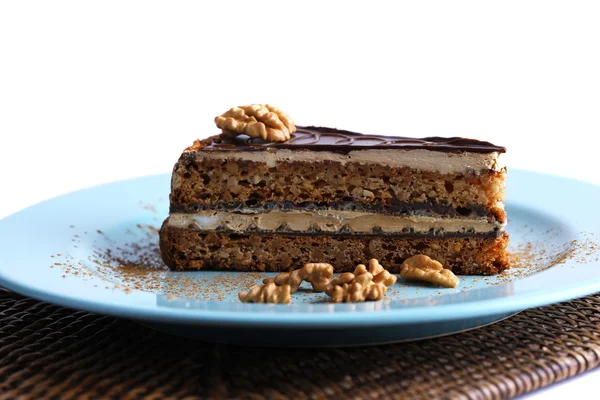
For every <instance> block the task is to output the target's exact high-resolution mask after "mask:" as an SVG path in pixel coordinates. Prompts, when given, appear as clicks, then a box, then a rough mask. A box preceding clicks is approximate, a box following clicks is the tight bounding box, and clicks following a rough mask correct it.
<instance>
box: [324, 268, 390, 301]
mask: <svg viewBox="0 0 600 400" xmlns="http://www.w3.org/2000/svg"><path fill="white" fill-rule="evenodd" d="M396 280H397V278H396V276H395V275H392V274H390V273H389V272H388V271H387V270H386V269H385V268H383V266H381V264H379V261H377V260H376V259H374V258H373V259H371V260H369V269H368V270H367V267H366V266H365V265H364V264H359V265H357V266H356V268H355V270H354V273H351V272H346V273H344V274H341V275H340V276H339V277H337V278H336V279H334V280H332V281H331V283H330V284H329V285H327V287H326V289H325V293H326V294H327V295H328V296H329V297H331V301H332V302H333V303H341V302H347V303H348V302H363V301H366V300H381V299H382V298H383V295H384V294H385V292H386V291H387V287H388V286H391V285H393V284H394V283H396Z"/></svg>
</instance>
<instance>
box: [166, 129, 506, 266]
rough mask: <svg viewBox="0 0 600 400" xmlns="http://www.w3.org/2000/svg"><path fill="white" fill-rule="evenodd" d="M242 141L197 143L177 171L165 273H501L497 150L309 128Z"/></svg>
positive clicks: (226, 136) (501, 175)
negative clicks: (364, 267)
mask: <svg viewBox="0 0 600 400" xmlns="http://www.w3.org/2000/svg"><path fill="white" fill-rule="evenodd" d="M252 123H253V122H251V124H252ZM240 129H241V130H242V131H244V132H250V131H249V130H248V124H246V125H244V126H243V128H240ZM240 129H238V130H236V131H234V132H233V134H230V132H229V131H228V130H226V129H224V133H222V134H220V135H217V136H213V137H210V138H208V139H205V140H201V141H196V142H195V143H194V144H193V145H192V146H190V147H189V148H187V149H186V150H185V151H184V152H183V154H182V155H181V157H180V158H179V160H178V161H177V163H176V165H175V167H174V170H173V176H172V187H171V196H170V214H169V217H168V218H167V219H166V220H165V222H164V224H163V226H162V228H161V231H160V247H161V252H162V256H163V259H164V261H165V262H166V264H167V265H168V266H169V267H170V268H171V269H173V270H198V269H219V270H236V271H287V270H291V269H294V268H301V267H302V266H303V265H304V264H305V263H309V262H311V263H318V262H324V263H330V264H332V265H333V266H334V268H335V271H336V272H342V271H352V270H354V268H355V266H356V265H357V264H360V263H362V262H364V261H365V260H368V259H371V258H376V259H378V260H379V261H380V263H381V264H382V265H384V266H385V267H386V268H388V269H390V270H392V271H397V270H398V268H399V267H400V265H401V264H402V263H403V261H404V260H405V259H407V258H409V257H411V256H413V255H416V254H423V255H427V256H429V257H431V258H433V259H435V260H438V261H439V262H441V263H442V264H443V265H444V267H445V268H449V269H451V270H452V271H453V272H455V273H457V274H496V273H498V272H501V271H503V270H504V269H506V268H508V267H509V261H508V256H507V252H506V248H507V244H508V235H507V233H506V232H505V229H504V228H505V224H506V214H505V211H504V203H503V201H504V187H505V178H506V168H505V167H504V166H503V165H502V164H501V162H500V161H499V157H500V156H501V154H502V153H504V152H505V151H506V149H505V148H504V147H500V146H496V145H493V144H491V143H488V142H482V141H478V140H473V139H464V138H458V137H453V138H442V137H426V138H420V139H417V138H408V137H391V136H378V135H368V134H361V133H356V132H350V131H345V130H338V129H332V128H323V127H314V126H298V127H294V129H291V128H290V129H289V132H288V135H287V136H285V137H283V140H282V139H278V140H279V141H269V140H268V139H269V137H268V135H266V136H265V135H263V136H264V137H263V138H262V139H261V138H260V137H261V136H260V135H259V134H253V136H254V137H249V136H247V135H243V134H242V135H240V134H239V132H240ZM244 129H245V130H244ZM264 132H266V131H265V130H264V129H263V133H264ZM264 139H266V140H264Z"/></svg>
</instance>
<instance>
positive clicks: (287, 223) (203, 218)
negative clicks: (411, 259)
mask: <svg viewBox="0 0 600 400" xmlns="http://www.w3.org/2000/svg"><path fill="white" fill-rule="evenodd" d="M167 224H168V225H169V226H173V227H178V228H191V229H197V230H200V231H209V230H215V229H217V228H219V229H226V230H231V231H234V232H244V231H246V230H248V229H257V230H259V231H276V230H284V231H289V232H305V231H315V230H316V231H322V232H338V231H344V230H347V231H349V232H356V233H370V232H373V231H374V230H376V231H381V232H383V233H403V232H410V233H428V232H430V230H431V229H434V230H436V231H438V230H439V231H442V232H444V233H459V232H469V233H486V232H491V231H494V230H496V231H497V230H499V229H503V227H504V225H503V224H498V223H494V222H488V221H487V220H486V219H465V218H463V219H459V218H433V217H419V216H394V215H382V214H375V213H367V212H359V211H336V210H324V211H270V212H265V213H260V214H236V213H228V212H218V211H201V212H198V213H194V214H171V215H170V216H169V219H168V222H167Z"/></svg>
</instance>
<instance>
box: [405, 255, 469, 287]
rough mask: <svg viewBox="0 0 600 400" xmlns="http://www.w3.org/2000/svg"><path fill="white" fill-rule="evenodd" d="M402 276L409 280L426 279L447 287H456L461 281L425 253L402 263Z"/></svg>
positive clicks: (425, 280)
mask: <svg viewBox="0 0 600 400" xmlns="http://www.w3.org/2000/svg"><path fill="white" fill-rule="evenodd" d="M400 276H401V277H402V278H404V280H407V281H424V282H429V283H433V284H434V285H437V286H442V287H447V288H455V287H456V286H458V283H459V282H460V280H459V279H458V277H457V276H456V275H454V273H453V272H452V271H450V270H449V269H445V268H444V267H443V266H442V264H440V263H439V262H438V261H436V260H432V259H431V258H429V257H428V256H426V255H423V254H419V255H416V256H412V257H410V258H408V259H406V260H405V261H404V262H403V263H402V268H401V269H400Z"/></svg>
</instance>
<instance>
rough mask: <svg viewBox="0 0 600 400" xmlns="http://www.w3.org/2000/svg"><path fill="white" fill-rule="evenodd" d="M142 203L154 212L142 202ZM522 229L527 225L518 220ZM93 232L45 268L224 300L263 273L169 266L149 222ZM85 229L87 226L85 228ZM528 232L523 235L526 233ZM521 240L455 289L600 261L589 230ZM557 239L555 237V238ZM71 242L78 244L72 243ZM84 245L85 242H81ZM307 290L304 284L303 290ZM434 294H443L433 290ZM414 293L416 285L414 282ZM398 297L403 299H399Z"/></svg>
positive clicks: (170, 296)
mask: <svg viewBox="0 0 600 400" xmlns="http://www.w3.org/2000/svg"><path fill="white" fill-rule="evenodd" d="M141 204H143V205H142V207H144V209H146V210H148V211H150V212H153V213H154V212H155V210H153V207H152V206H151V205H148V204H146V203H141ZM70 227H71V228H74V226H73V225H71V226H70ZM521 229H522V231H523V232H530V231H531V229H532V228H530V227H527V226H523V227H522V228H521ZM96 232H97V233H98V236H93V237H94V238H95V239H94V240H93V241H88V242H86V241H84V242H82V236H81V235H78V234H74V235H73V236H72V243H73V250H72V251H68V252H66V251H64V250H65V249H61V253H55V254H52V255H51V256H50V257H51V258H52V261H53V262H52V263H51V265H50V268H57V269H61V270H62V273H63V274H64V275H62V277H63V278H67V277H69V276H77V277H79V278H80V279H89V278H90V277H92V276H94V277H100V278H102V279H103V280H104V281H105V282H110V284H109V285H108V286H106V288H107V289H114V290H120V291H123V292H125V293H129V292H131V291H134V290H139V291H144V292H151V293H156V294H162V295H163V297H162V299H164V300H166V301H174V300H177V299H182V298H189V299H195V300H213V301H224V300H231V299H235V298H237V294H238V293H239V292H240V291H247V290H249V289H250V288H252V287H253V286H254V285H256V284H257V283H260V282H261V281H262V279H263V278H264V277H265V276H266V275H264V274H262V273H253V272H230V273H214V272H211V271H194V272H171V271H169V269H168V268H167V266H166V265H165V264H164V263H163V261H162V259H161V256H160V250H159V247H158V228H157V227H156V226H154V225H150V224H141V223H139V224H135V225H133V226H132V227H129V228H126V229H123V231H122V232H104V231H102V230H100V229H98V230H96ZM84 234H87V232H84ZM551 234H554V232H552V229H549V230H548V231H546V232H545V235H546V236H545V237H544V235H542V236H541V237H542V238H547V237H549V236H548V235H551ZM527 238H528V236H525V239H527ZM532 238H535V240H536V241H530V242H528V241H523V240H522V239H521V241H520V242H519V243H516V244H514V245H513V246H512V251H511V255H510V257H511V268H510V269H509V270H507V271H505V272H504V273H501V274H499V275H495V276H478V277H472V278H471V279H470V280H468V281H469V282H468V283H465V284H462V283H461V286H460V287H459V290H460V291H461V292H462V293H464V294H465V295H468V290H469V289H470V287H472V286H473V285H475V284H477V283H478V282H482V281H483V282H484V283H486V284H489V285H499V284H504V283H507V282H511V281H514V280H516V279H522V278H525V277H528V276H530V275H533V274H536V273H538V272H541V271H543V270H545V269H547V268H551V267H552V266H555V265H558V264H562V263H565V262H567V261H571V262H575V263H590V262H599V261H600V243H599V242H598V240H597V239H596V237H595V236H594V235H593V234H589V233H581V234H579V235H578V239H576V240H571V241H568V242H566V243H561V244H553V245H549V244H548V241H546V240H540V236H539V235H538V236H535V235H533V236H532ZM90 243H91V245H92V246H93V250H92V251H91V253H92V255H89V254H90V251H87V252H86V253H85V254H86V256H85V257H83V258H82V257H79V256H77V255H78V254H79V253H78V251H81V250H78V249H79V247H83V248H86V249H89V245H90ZM557 243H560V242H557ZM76 244H80V246H77V245H76ZM86 245H87V246H86ZM394 286H395V287H391V288H390V289H391V292H390V294H391V295H392V296H391V297H392V298H393V297H395V295H399V294H400V291H399V289H403V288H405V286H403V282H402V281H399V282H398V283H397V284H396V285H394ZM303 291H304V292H305V293H307V291H306V289H304V290H303ZM436 292H437V293H438V294H440V295H441V294H443V293H442V292H440V291H439V290H436ZM415 293H416V294H417V296H419V293H420V292H419V288H416V292H415ZM317 297H319V296H316V295H315V296H310V300H307V299H306V298H302V299H298V300H300V301H302V302H305V301H310V302H314V301H317V302H319V301H322V300H323V299H321V298H320V297H319V298H317ZM403 301H407V300H406V299H404V300H403Z"/></svg>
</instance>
